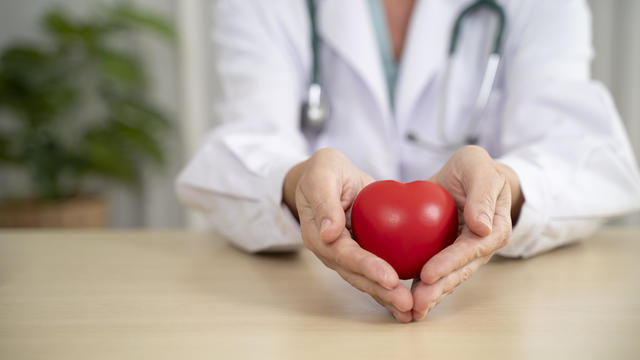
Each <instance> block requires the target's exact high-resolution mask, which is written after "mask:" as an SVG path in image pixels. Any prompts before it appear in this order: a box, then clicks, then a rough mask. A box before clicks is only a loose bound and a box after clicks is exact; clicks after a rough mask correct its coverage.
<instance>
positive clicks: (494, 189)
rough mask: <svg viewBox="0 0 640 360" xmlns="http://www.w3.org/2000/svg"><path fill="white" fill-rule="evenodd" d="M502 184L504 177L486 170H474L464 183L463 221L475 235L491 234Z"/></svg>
mask: <svg viewBox="0 0 640 360" xmlns="http://www.w3.org/2000/svg"><path fill="white" fill-rule="evenodd" d="M504 184H505V179H504V177H502V176H501V175H500V174H499V173H498V172H495V175H491V174H488V173H487V171H486V170H485V171H476V172H475V176H470V177H469V180H468V183H467V184H465V191H466V193H467V196H466V203H465V205H464V211H463V216H464V222H465V223H466V224H467V226H468V227H469V230H471V231H472V232H474V233H475V234H476V235H478V236H483V237H484V236H487V235H489V234H491V230H492V227H493V225H492V224H493V216H494V214H495V212H496V201H497V199H498V196H499V195H500V192H501V190H502V188H503V187H504Z"/></svg>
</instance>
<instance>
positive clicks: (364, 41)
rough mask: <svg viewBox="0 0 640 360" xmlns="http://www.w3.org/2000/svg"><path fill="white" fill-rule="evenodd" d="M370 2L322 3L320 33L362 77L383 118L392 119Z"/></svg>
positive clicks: (337, 0) (334, 0) (333, 0)
mask: <svg viewBox="0 0 640 360" xmlns="http://www.w3.org/2000/svg"><path fill="white" fill-rule="evenodd" d="M367 1H368V0H349V1H344V0H324V1H322V2H319V3H318V25H319V29H318V32H319V34H320V38H321V39H322V41H323V42H324V43H325V44H326V45H327V46H329V47H331V48H332V49H333V50H334V51H335V52H336V53H337V54H338V55H339V56H341V57H342V58H344V59H345V61H346V62H347V63H348V64H349V65H350V66H351V67H352V68H353V69H354V70H355V71H356V73H358V74H359V76H360V77H361V78H362V79H363V81H364V83H365V84H366V85H367V87H368V88H369V89H370V91H371V93H372V94H373V96H374V98H375V101H376V103H377V104H378V105H379V108H380V112H381V114H384V116H383V117H384V118H385V119H391V104H390V101H389V96H388V93H387V84H386V82H385V77H384V70H383V68H382V62H381V60H380V53H379V50H378V44H377V42H376V38H375V33H374V31H375V30H374V28H373V24H372V22H371V13H370V10H369V4H368V3H367ZM327 71H330V69H328V70H327Z"/></svg>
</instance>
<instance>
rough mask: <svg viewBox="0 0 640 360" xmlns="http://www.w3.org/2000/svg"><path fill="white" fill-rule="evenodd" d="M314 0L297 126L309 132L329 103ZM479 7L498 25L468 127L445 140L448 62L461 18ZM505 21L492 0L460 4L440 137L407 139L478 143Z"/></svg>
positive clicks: (450, 146)
mask: <svg viewBox="0 0 640 360" xmlns="http://www.w3.org/2000/svg"><path fill="white" fill-rule="evenodd" d="M316 9H317V6H316V0H307V10H308V12H309V20H310V23H311V24H310V25H311V54H312V59H311V61H312V68H311V83H310V85H309V89H308V92H307V94H306V99H305V101H304V102H303V104H302V106H301V116H300V126H301V127H302V129H303V130H305V131H309V132H311V133H312V134H319V133H320V132H321V131H322V130H323V129H324V127H325V125H326V123H327V121H328V119H329V115H330V113H331V111H330V110H331V109H330V107H329V103H328V102H327V100H326V95H325V94H324V92H323V88H322V85H321V84H320V78H321V69H320V59H319V57H320V37H319V35H318V24H317V14H316ZM480 9H487V10H489V11H491V12H493V13H494V15H495V16H496V18H497V20H498V24H497V25H498V26H497V30H496V33H495V38H494V43H493V48H492V49H491V53H490V54H489V57H488V59H487V65H486V67H485V71H484V74H483V76H482V82H481V83H480V88H479V91H478V96H477V98H476V101H475V103H474V107H473V111H472V113H471V114H472V115H471V116H472V119H471V125H470V126H469V127H470V128H469V129H467V135H465V136H464V137H463V139H462V140H449V139H448V138H447V135H446V131H445V127H444V125H445V123H446V119H447V94H448V90H449V80H450V77H451V69H452V64H453V62H454V57H455V54H456V49H457V47H458V43H459V41H460V34H461V28H462V22H463V21H464V20H465V18H466V17H467V16H469V15H471V14H473V13H475V12H476V11H478V10H480ZM505 23H506V16H505V12H504V9H503V8H502V6H501V5H500V4H498V3H497V2H496V1H495V0H477V1H475V2H473V3H471V4H470V5H469V6H467V7H466V8H464V9H463V10H462V12H461V13H460V15H458V17H457V18H456V20H455V23H454V26H453V31H452V34H451V40H450V42H449V50H448V56H447V62H446V67H445V72H444V81H443V87H442V91H443V94H444V96H443V97H442V98H443V99H442V101H441V102H440V105H439V107H438V128H439V132H440V137H441V139H442V141H441V142H440V143H437V144H436V143H431V142H429V141H426V140H424V139H420V138H419V137H418V136H416V135H415V134H414V133H409V134H407V140H409V141H411V142H413V143H415V144H417V145H420V146H422V147H425V148H428V149H430V150H434V151H447V152H450V151H455V150H456V149H457V148H459V147H460V146H463V145H472V144H477V143H478V135H477V133H478V123H479V119H480V118H482V115H483V113H484V111H485V109H486V107H487V104H488V102H489V96H490V95H491V90H492V89H493V85H494V83H495V79H496V74H497V73H498V67H499V65H500V60H501V57H502V39H503V35H504V29H505Z"/></svg>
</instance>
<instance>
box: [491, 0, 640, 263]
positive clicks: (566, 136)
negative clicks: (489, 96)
mask: <svg viewBox="0 0 640 360" xmlns="http://www.w3.org/2000/svg"><path fill="white" fill-rule="evenodd" d="M531 4H532V6H531V9H530V11H529V12H525V16H524V17H521V18H520V20H519V21H518V22H519V23H522V24H525V25H523V26H522V27H518V25H513V27H512V28H511V30H512V33H511V35H510V36H511V37H512V38H511V41H510V45H509V46H508V48H507V49H506V51H507V53H506V56H505V63H504V70H505V86H504V94H505V96H506V97H507V98H506V100H505V104H506V105H505V108H504V113H503V121H504V124H503V134H502V136H501V138H502V149H503V150H502V156H501V157H500V158H499V159H498V161H500V162H502V163H504V164H506V165H508V166H510V167H511V168H513V169H514V171H515V172H516V173H517V175H518V177H519V180H520V184H521V188H522V191H523V193H524V197H525V203H524V206H523V208H522V211H521V214H520V218H519V221H518V223H517V224H516V225H515V227H514V229H513V234H512V238H511V240H510V242H509V244H508V245H507V246H506V247H505V248H503V249H502V250H501V251H500V252H499V254H501V255H504V256H511V257H529V256H533V255H535V254H538V253H541V252H544V251H546V250H549V249H552V248H555V247H557V246H560V245H563V244H566V243H569V242H572V241H576V240H580V239H583V238H585V237H587V236H589V235H590V234H591V233H592V232H593V231H594V230H595V229H596V228H597V227H598V225H599V224H601V223H602V222H603V221H604V220H606V218H607V217H610V216H615V215H619V214H623V213H625V212H629V211H633V210H636V209H638V207H639V206H640V176H639V175H638V168H637V163H636V161H635V159H634V156H633V151H632V148H631V146H630V144H629V141H628V139H627V136H626V133H625V130H624V127H623V125H622V123H621V121H620V119H619V116H618V114H617V112H616V109H615V105H614V103H613V101H612V99H611V97H610V96H609V94H608V92H607V91H606V89H604V88H603V87H602V86H601V85H600V84H598V83H596V82H594V81H592V80H591V79H590V60H591V58H592V48H591V30H590V27H591V24H590V20H591V19H590V13H589V10H588V8H587V6H586V4H585V3H584V1H569V0H565V1H557V0H545V1H531ZM508 42H509V40H508Z"/></svg>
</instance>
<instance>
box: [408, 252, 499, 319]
mask: <svg viewBox="0 0 640 360" xmlns="http://www.w3.org/2000/svg"><path fill="white" fill-rule="evenodd" d="M490 258H491V256H485V257H482V258H478V259H476V260H474V261H472V262H470V263H469V264H467V265H465V266H463V267H462V268H460V269H458V270H456V271H454V272H452V273H451V274H449V275H447V276H445V277H444V278H442V279H440V280H438V281H437V282H436V283H434V284H426V283H424V282H420V283H419V284H418V285H417V286H415V288H414V289H413V310H414V311H415V312H417V313H418V315H421V316H422V317H424V315H425V314H426V313H427V312H428V311H429V309H431V308H433V307H434V306H435V305H437V304H438V303H440V301H442V300H443V299H444V298H445V297H446V296H447V295H448V294H450V293H451V292H453V290H454V289H455V288H456V287H458V286H459V285H460V284H462V283H463V282H464V281H466V280H468V279H469V278H470V277H471V276H472V275H473V274H474V273H475V272H476V271H477V270H478V268H479V267H480V266H481V265H483V264H486V263H487V261H489V259H490ZM414 319H415V316H414ZM418 320H419V319H418Z"/></svg>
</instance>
